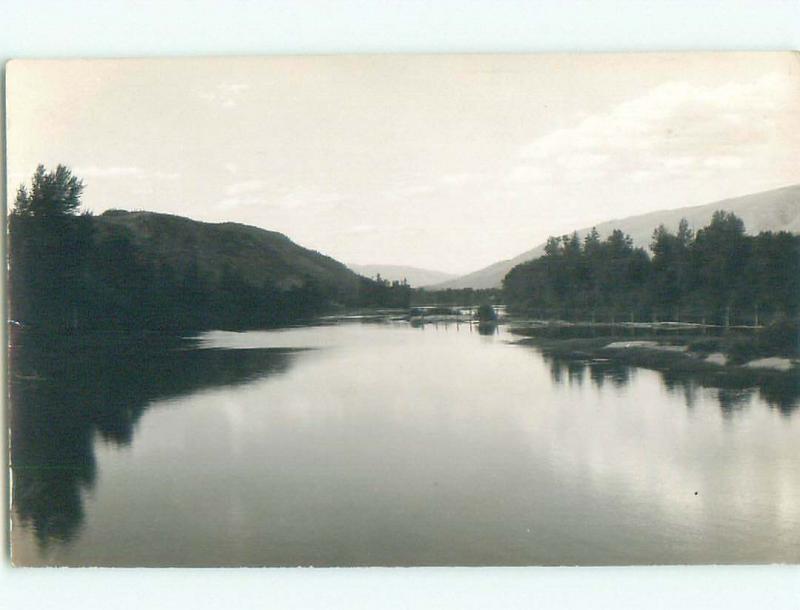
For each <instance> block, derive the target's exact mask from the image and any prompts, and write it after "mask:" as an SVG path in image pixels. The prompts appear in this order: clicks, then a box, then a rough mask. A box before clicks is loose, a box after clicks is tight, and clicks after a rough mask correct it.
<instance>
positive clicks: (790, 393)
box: [543, 351, 800, 415]
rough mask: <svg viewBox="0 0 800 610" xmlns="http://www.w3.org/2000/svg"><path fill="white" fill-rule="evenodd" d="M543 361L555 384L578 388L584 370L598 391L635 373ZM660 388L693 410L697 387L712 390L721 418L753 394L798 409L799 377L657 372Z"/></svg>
mask: <svg viewBox="0 0 800 610" xmlns="http://www.w3.org/2000/svg"><path fill="white" fill-rule="evenodd" d="M543 357H544V359H545V361H546V362H547V363H548V365H549V367H550V377H551V379H552V380H553V382H554V383H556V384H563V383H564V382H565V381H566V382H569V384H570V385H571V384H572V383H573V382H577V383H578V384H579V385H580V384H581V383H582V381H583V378H584V370H585V369H586V368H588V369H589V378H590V379H591V381H592V383H593V384H594V385H595V386H596V387H598V388H601V387H603V385H604V384H605V383H606V382H607V381H609V382H611V383H613V384H614V385H615V386H617V387H622V386H625V385H627V384H628V383H629V382H630V380H631V377H632V376H633V375H634V374H635V372H636V367H635V366H631V365H629V364H625V363H621V362H616V361H614V360H613V359H608V360H600V359H597V360H587V359H586V357H578V356H577V355H576V356H571V357H570V356H564V355H560V354H555V353H549V352H547V351H545V352H544V353H543ZM659 374H660V375H661V380H662V382H663V383H664V387H666V388H667V390H668V391H669V392H671V393H680V394H682V395H683V397H684V400H685V401H686V405H687V406H688V407H693V406H694V404H695V402H696V400H697V391H698V388H715V389H717V390H718V391H717V392H716V397H717V401H718V402H719V406H720V409H722V411H723V413H724V414H725V415H730V414H732V413H733V412H734V411H736V410H737V409H741V408H743V407H745V406H746V405H747V404H748V403H749V402H750V399H751V398H752V396H753V394H754V393H755V392H756V391H757V392H758V396H759V398H760V399H761V400H763V401H764V402H766V403H767V404H768V405H769V406H771V407H774V408H777V409H778V410H779V411H780V412H781V413H782V414H784V415H790V414H791V413H792V412H794V411H795V410H796V409H797V408H798V406H800V375H792V374H786V373H776V372H773V371H758V370H752V369H729V370H722V369H720V370H711V371H709V370H699V371H693V370H674V369H664V370H660V371H659Z"/></svg>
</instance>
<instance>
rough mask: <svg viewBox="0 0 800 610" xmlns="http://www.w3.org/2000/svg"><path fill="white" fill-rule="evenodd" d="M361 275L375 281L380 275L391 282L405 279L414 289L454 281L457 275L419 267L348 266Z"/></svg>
mask: <svg viewBox="0 0 800 610" xmlns="http://www.w3.org/2000/svg"><path fill="white" fill-rule="evenodd" d="M347 266H348V267H350V269H352V270H353V271H355V272H356V273H358V274H359V275H363V276H366V277H368V278H371V279H375V276H376V275H378V274H380V276H381V277H382V278H383V279H386V280H389V281H395V280H397V281H398V282H402V281H403V280H404V279H405V280H406V281H407V282H408V283H409V285H411V286H413V287H414V288H420V287H422V286H429V285H430V284H437V283H439V282H445V281H447V280H450V279H453V278H455V277H457V276H456V274H455V273H445V272H444V271H434V270H432V269H420V268H419V267H406V266H403V265H355V264H349V265H347Z"/></svg>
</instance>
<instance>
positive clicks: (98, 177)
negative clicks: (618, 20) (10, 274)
mask: <svg viewBox="0 0 800 610" xmlns="http://www.w3.org/2000/svg"><path fill="white" fill-rule="evenodd" d="M6 78H7V80H6V95H7V100H6V118H7V163H8V167H7V172H8V190H9V193H8V196H9V201H13V197H14V193H15V191H16V188H17V187H18V186H19V185H20V184H21V183H23V182H25V181H27V180H29V179H30V176H31V175H32V173H33V171H34V169H35V168H36V165H37V164H39V163H43V164H44V165H45V166H46V167H48V168H54V167H55V166H56V165H57V164H59V163H60V164H65V165H67V166H69V167H70V168H71V169H72V170H73V172H74V173H75V174H76V175H78V176H79V177H80V178H82V179H83V180H84V183H85V185H86V188H85V192H84V197H83V202H84V207H85V208H87V209H90V210H92V211H93V212H94V213H101V212H103V211H104V210H106V209H110V208H122V209H129V210H133V209H136V210H150V211H157V212H166V213H171V214H179V215H182V216H188V217H191V218H194V219H197V220H203V221H209V222H223V221H235V222H242V223H246V224H251V225H255V226H258V227H262V228H265V229H270V230H274V231H280V232H282V233H285V234H286V235H288V236H289V237H290V238H291V239H292V240H294V241H295V242H297V243H299V244H301V245H303V246H305V247H308V248H312V249H314V250H318V251H320V252H323V253H325V254H328V255H330V256H333V257H334V258H336V259H338V260H340V261H343V262H346V263H358V264H396V265H411V266H416V267H422V268H428V269H436V270H441V271H447V272H451V273H467V272H470V271H474V270H476V269H479V268H481V267H484V266H486V265H489V264H491V263H494V262H496V261H498V260H502V259H507V258H510V257H513V256H516V255H518V254H520V253H521V252H523V251H525V250H529V249H530V248H532V247H534V246H536V245H538V244H539V243H541V242H542V241H544V240H545V239H546V238H547V236H549V235H553V234H562V233H565V232H568V231H571V230H574V229H579V228H583V227H586V226H591V225H592V224H595V223H600V222H603V221H606V220H610V219H613V218H623V217H626V216H631V215H635V214H640V213H646V212H651V211H654V210H659V209H669V208H677V207H683V206H687V205H701V204H704V203H710V202H712V201H716V200H719V199H724V198H727V197H735V196H739V195H746V194H749V193H754V192H758V191H763V190H768V189H772V188H778V187H781V186H787V185H789V184H796V183H798V182H800V163H799V162H798V159H799V158H800V55H797V54H790V53H725V54H716V53H696V54H618V55H591V54H584V55H428V56H426V55H374V56H368V55H367V56H364V55H361V56H346V55H342V56H294V57H272V58H216V59H197V58H192V59H171V60H164V59H161V60H153V59H146V60H145V59H143V60H132V59H129V60H18V61H14V62H12V63H10V64H9V65H8V67H7V76H6Z"/></svg>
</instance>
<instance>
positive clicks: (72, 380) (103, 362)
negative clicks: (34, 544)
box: [9, 334, 294, 544]
mask: <svg viewBox="0 0 800 610" xmlns="http://www.w3.org/2000/svg"><path fill="white" fill-rule="evenodd" d="M192 348H193V343H192V341H190V340H183V339H180V338H177V337H158V336H154V335H144V334H142V335H133V336H132V335H119V334H94V335H89V336H85V337H69V338H62V339H57V338H56V339H54V338H53V336H52V335H49V336H35V335H30V334H24V335H20V336H17V337H14V338H13V341H12V346H11V350H10V365H11V366H10V373H9V386H10V393H11V395H10V398H11V400H10V425H11V466H12V470H13V482H14V487H13V489H14V492H13V504H14V506H13V509H14V510H15V511H16V513H17V515H18V516H19V518H20V519H21V521H22V522H23V523H27V524H30V525H32V527H33V528H34V530H35V533H36V537H37V539H38V540H39V542H40V543H42V544H46V543H47V542H48V541H49V540H53V539H55V540H68V539H69V538H70V537H71V536H72V535H74V533H75V532H76V531H77V528H78V527H79V526H80V524H81V522H82V519H83V506H82V500H81V490H82V489H83V488H89V487H91V486H92V485H93V483H94V478H95V457H94V440H95V435H96V434H97V433H99V434H100V436H101V437H102V438H103V439H105V440H107V441H111V442H114V443H117V444H120V445H127V444H129V443H130V442H131V440H132V438H133V433H134V427H135V425H136V422H137V421H138V420H139V418H140V417H141V416H142V414H143V413H144V412H145V411H146V410H147V408H148V407H149V405H150V404H151V403H152V402H153V401H155V400H159V399H164V398H171V397H177V396H182V395H186V394H191V393H193V392H196V391H198V390H201V389H204V388H211V387H218V386H225V385H238V384H242V383H247V382H248V381H252V380H254V379H258V378H261V377H265V376H268V375H273V374H276V373H281V372H284V371H286V370H287V369H288V368H289V366H290V365H291V359H292V353H293V351H294V350H286V349H282V350H273V349H252V350H235V351H234V350H215V349H192Z"/></svg>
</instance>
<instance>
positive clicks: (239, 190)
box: [225, 180, 266, 196]
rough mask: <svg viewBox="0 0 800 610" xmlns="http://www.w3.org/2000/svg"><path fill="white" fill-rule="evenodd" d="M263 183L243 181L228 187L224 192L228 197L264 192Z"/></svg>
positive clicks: (260, 181) (259, 181)
mask: <svg viewBox="0 0 800 610" xmlns="http://www.w3.org/2000/svg"><path fill="white" fill-rule="evenodd" d="M265 186H266V185H265V183H264V182H263V181H262V180H245V181H244V182H235V183H233V184H230V185H228V188H226V189H225V192H226V193H227V194H228V195H234V196H235V195H243V194H245V193H258V192H261V191H263V190H264V187H265Z"/></svg>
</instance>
